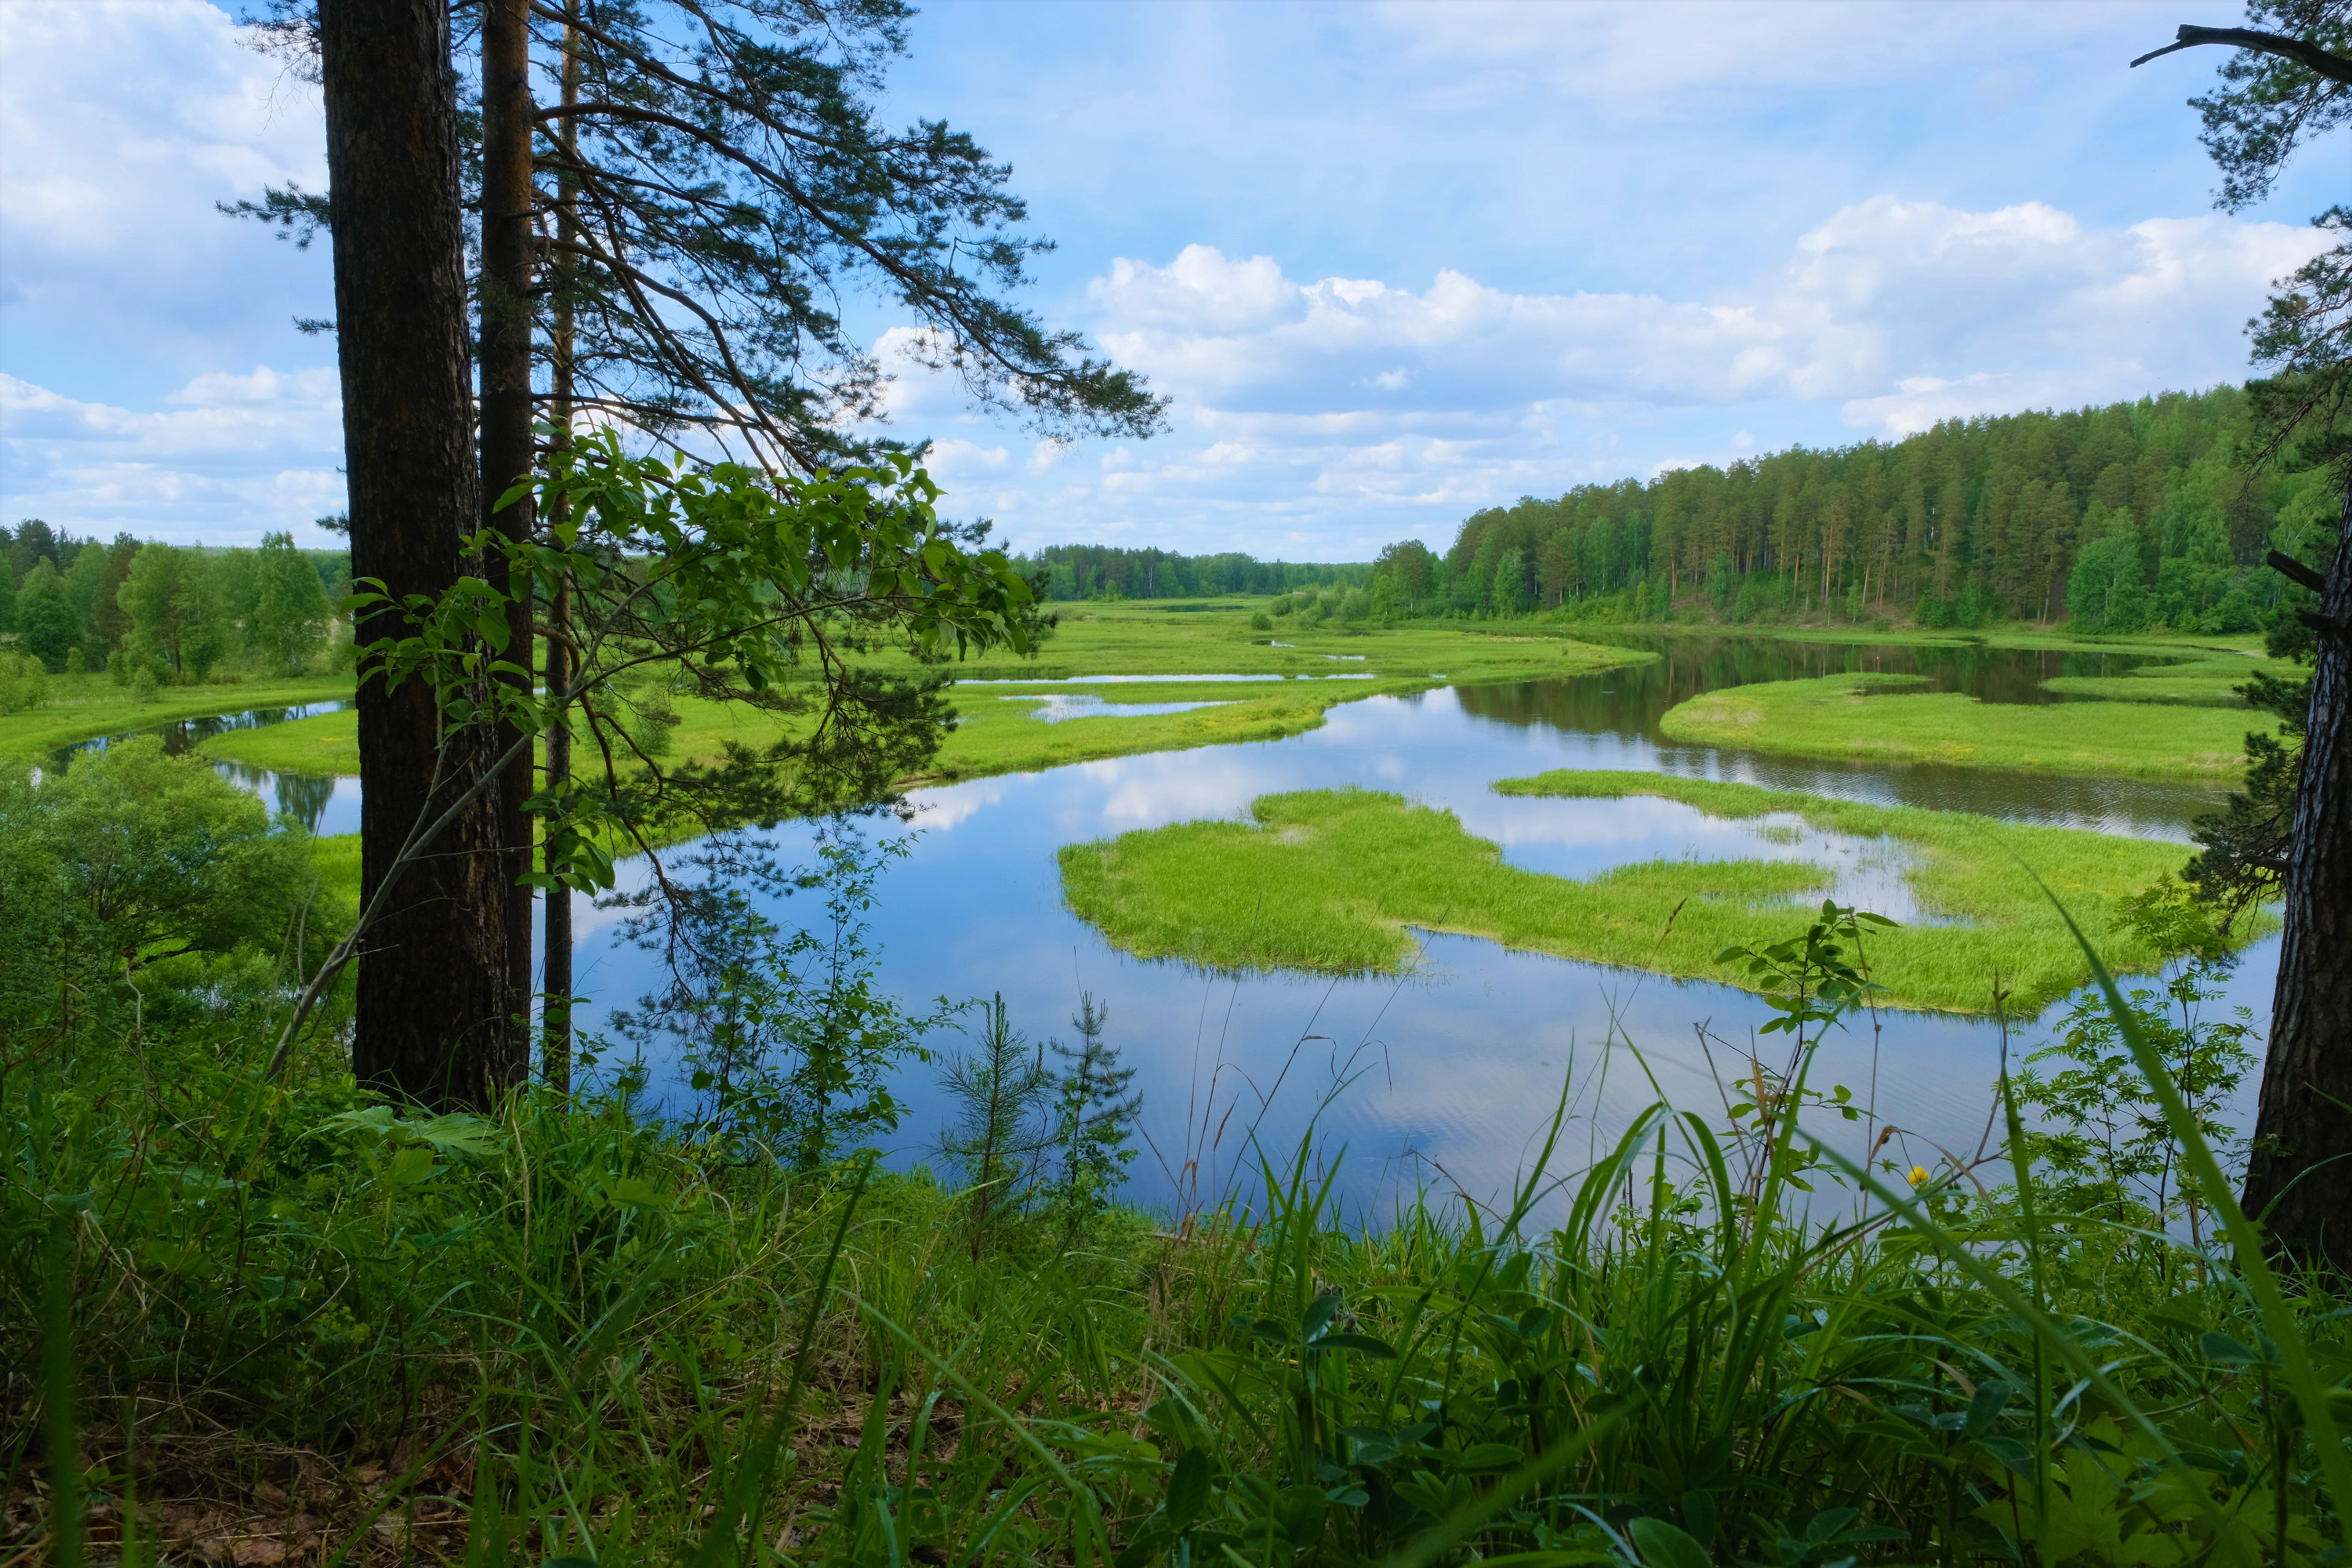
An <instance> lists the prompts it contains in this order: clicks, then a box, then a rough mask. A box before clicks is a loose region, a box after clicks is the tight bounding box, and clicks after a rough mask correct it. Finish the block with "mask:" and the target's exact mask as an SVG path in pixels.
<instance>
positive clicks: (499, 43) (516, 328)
mask: <svg viewBox="0 0 2352 1568" xmlns="http://www.w3.org/2000/svg"><path fill="white" fill-rule="evenodd" d="M533 128H534V120H533V106H532V103H531V96H530V7H529V0H486V4H485V5H484V6H483V9H482V291H481V313H482V366H481V368H482V522H483V526H485V527H487V528H492V529H496V530H497V531H499V532H500V533H502V534H504V535H505V536H506V537H507V538H509V539H510V540H518V541H520V540H526V539H529V538H530V536H531V531H532V528H531V525H532V521H533V520H532V516H531V500H530V497H529V496H528V495H525V496H523V497H521V498H520V499H518V500H515V501H514V502H513V503H512V504H510V505H509V506H506V507H504V508H500V507H499V498H500V497H501V496H503V495H504V494H505V493H506V492H507V490H508V489H509V487H511V486H512V485H513V484H514V482H515V481H516V480H517V479H522V478H523V477H525V476H526V475H528V474H529V473H530V470H531V466H532V459H533V458H534V457H535V455H536V454H535V453H534V451H533V449H532V447H531V431H530V414H531V408H530V339H531V310H532V306H531V206H532V201H533V195H534V192H533V190H532V186H531V132H532V130H533ZM497 572H498V575H497V579H496V585H497V586H498V587H499V589H500V590H501V591H503V592H505V593H506V594H508V595H510V600H509V604H508V605H507V648H506V658H507V659H508V660H509V662H510V663H512V664H514V665H515V666H516V667H517V669H516V671H515V673H513V674H510V675H509V676H508V677H507V680H508V682H509V684H510V685H513V686H517V687H520V688H521V689H523V690H524V691H525V692H528V691H529V690H530V682H531V664H532V658H531V640H532V639H531V629H530V628H531V608H532V606H531V592H530V584H531V579H530V573H529V572H516V571H511V570H509V569H508V568H506V567H505V566H503V565H501V566H499V567H498V568H497ZM521 734H522V731H520V729H517V728H512V727H509V726H505V725H501V726H500V727H499V745H500V746H501V748H503V747H506V746H510V745H512V744H513V743H514V742H516V741H517V740H519V739H520V737H521ZM531 784H532V780H531V769H530V763H529V762H528V761H525V762H522V763H518V764H517V765H515V766H514V767H512V768H510V769H509V770H508V772H507V774H506V776H505V777H504V778H502V779H500V780H499V795H498V814H499V844H500V845H501V846H502V847H504V850H505V854H504V867H503V869H502V872H501V874H502V876H503V877H504V879H505V885H506V902H507V908H506V929H507V938H508V951H507V984H508V985H509V987H511V988H512V990H513V992H514V994H515V997H516V1000H517V1005H518V1011H517V1013H516V1015H515V1017H514V1028H515V1030H516V1032H517V1033H518V1035H519V1036H521V1037H523V1039H522V1040H521V1041H520V1048H521V1049H522V1050H523V1052H524V1053H525V1055H526V1056H528V1054H529V1050H530V1047H529V1044H528V1032H529V1028H530V1014H529V1011H528V1009H527V1008H523V1007H522V1001H523V999H524V998H527V997H529V996H530V992H531V984H530V981H531V974H530V932H531V907H530V906H531V889H530V885H529V884H528V883H526V882H524V881H523V878H524V877H526V876H528V875H530V859H531V819H530V814H529V813H528V812H526V811H525V810H524V809H523V803H524V802H525V801H527V800H529V799H530V795H531Z"/></svg>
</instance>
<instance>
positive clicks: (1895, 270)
mask: <svg viewBox="0 0 2352 1568" xmlns="http://www.w3.org/2000/svg"><path fill="white" fill-rule="evenodd" d="M2316 243H2317V241H2316V238H2315V236H2314V235H2313V233H2312V232H2311V231H2309V230H2307V229H2299V228H2294V227H2290V226H2286V225H2284V224H2275V223H2241V222H2236V221H2233V220H2231V219H2228V218H2222V217H2201V218H2189V219H2165V220H2152V221H2149V222H2147V223H2141V224H2137V225H2134V226H2131V227H2129V228H2127V229H2120V230H2110V231H2094V230H2089V229H2085V228H2084V226H2082V225H2081V224H2079V223H2077V222H2076V221H2075V219H2074V218H2073V217H2072V216H2069V215H2067V214H2065V213H2062V212H2058V211H2056V210H2054V209H2053V208H2051V207H2049V206H2046V205H2042V204H2041V203H2026V204H2022V205H2017V206H2012V207H2006V208H2003V209H2001V210H2000V211H1997V212H1990V213H1969V212H1960V211H1957V210H1954V209H1952V208H1950V207H1946V206H1940V205H1936V204H1934V203H1927V202H1906V201H1902V200H1899V199H1897V198H1895V197H1892V196H1884V197H1879V198H1877V199H1875V200H1873V201H1869V202H1865V203H1862V204H1860V205H1855V206H1851V207H1848V208H1846V209H1844V210H1843V211H1841V212H1838V213H1836V214H1833V215H1832V216H1830V217H1829V218H1828V219H1827V220H1826V221H1824V222H1823V223H1822V224H1821V225H1820V226H1817V227H1816V228H1814V229H1812V230H1811V232H1809V233H1807V234H1806V235H1805V236H1804V237H1802V238H1801V240H1800V241H1799V242H1798V244H1797V246H1796V248H1795V252H1794V254H1793V255H1791V256H1790V257H1788V258H1784V260H1783V261H1782V262H1781V263H1780V265H1779V266H1778V267H1776V268H1769V269H1768V270H1767V271H1766V272H1765V273H1764V274H1763V275H1761V276H1759V277H1758V278H1756V279H1754V280H1753V281H1752V282H1751V283H1750V284H1749V285H1748V286H1747V287H1746V288H1744V289H1740V290H1738V292H1735V293H1730V294H1727V295H1726V296H1724V297H1722V298H1718V299H1714V300H1671V299H1665V298H1662V297H1660V296H1657V295H1654V294H1634V293H1585V292H1578V293H1570V294H1513V293H1507V292H1505V291H1503V290H1501V289H1494V288H1490V287H1487V286H1486V285H1484V284H1481V283H1479V282H1477V281H1476V280H1475V279H1471V278H1469V277H1467V276H1465V275H1464V274H1462V273H1460V272H1457V271H1450V270H1449V271H1444V272H1441V273H1439V274H1438V276H1437V278H1436V279H1434V281H1433V282H1432V283H1431V285H1430V286H1429V287H1428V288H1427V289H1423V290H1420V291H1418V292H1416V291H1415V290H1413V289H1409V288H1399V287H1395V286H1391V285H1390V284H1386V283H1382V282H1378V281H1368V280H1362V279H1337V278H1333V279H1321V280H1318V281H1315V282H1308V283H1297V282H1292V281H1290V280H1288V279H1284V278H1282V276H1281V275H1280V272H1279V269H1278V268H1276V267H1275V265H1274V263H1273V261H1272V259H1271V258H1266V257H1262V256H1261V257H1252V258H1247V259H1233V258H1226V257H1224V256H1223V255H1222V254H1220V253H1219V252H1218V251H1216V250H1215V249H1213V248H1212V247H1207V246H1200V245H1195V246H1189V247H1186V248H1185V249H1184V251H1183V252H1182V253H1181V255H1179V256H1178V257H1177V258H1176V259H1175V260H1174V261H1173V262H1172V263H1171V264H1170V265H1168V266H1166V267H1152V266H1150V265H1147V264H1143V263H1139V262H1134V261H1125V260H1123V261H1121V262H1119V263H1118V264H1117V265H1116V266H1115V267H1114V268H1112V269H1111V272H1110V274H1109V276H1108V277H1107V278H1105V279H1101V280H1099V281H1098V282H1097V284H1096V286H1095V289H1094V290H1093V297H1094V298H1095V300H1097V303H1098V304H1099V305H1100V307H1101V309H1102V312H1103V317H1102V321H1101V322H1100V324H1099V328H1098V331H1099V332H1100V334H1101V338H1102V341H1103V342H1104V343H1105V345H1106V346H1107V347H1108V348H1109V349H1110V350H1111V351H1112V353H1115V354H1116V355H1118V357H1119V359H1120V360H1121V361H1122V362H1124V363H1131V364H1134V365H1137V366H1139V368H1141V369H1143V370H1144V371H1146V372H1147V373H1149V374H1150V375H1151V376H1152V377H1153V379H1154V381H1155V382H1156V383H1157V384H1160V385H1162V386H1164V387H1167V388H1169V389H1171V390H1173V391H1175V392H1176V393H1177V394H1178V395H1179V396H1180V397H1181V398H1183V399H1185V400H1186V401H1188V402H1190V403H1193V404H1196V405H1202V406H1205V407H1213V408H1217V409H1221V410H1227V411H1240V410H1249V411H1255V412H1263V413H1269V414H1273V413H1284V414H1307V413H1309V412H1310V411H1312V412H1314V413H1315V414H1317V415H1319V416H1322V417H1323V418H1325V419H1326V420H1328V419H1330V418H1331V416H1334V415H1339V414H1341V413H1342V408H1335V407H1334V406H1333V405H1334V403H1335V402H1337V403H1339V404H1341V405H1343V407H1344V405H1345V404H1346V403H1347V402H1349V401H1351V399H1350V398H1349V394H1350V393H1351V392H1354V391H1357V390H1359V389H1362V390H1371V391H1379V392H1390V393H1395V392H1403V391H1406V390H1408V389H1410V390H1411V392H1412V394H1413V395H1412V397H1411V398H1410V399H1409V400H1408V401H1409V402H1410V403H1411V405H1413V412H1412V413H1411V414H1402V413H1391V412H1387V411H1388V410H1391V409H1392V408H1393V407H1394V406H1395V402H1396V400H1394V399H1381V400H1377V401H1376V400H1372V399H1363V400H1362V406H1363V407H1365V408H1366V409H1372V408H1379V409H1381V410H1383V412H1381V414H1379V415H1377V416H1375V422H1376V423H1386V422H1389V421H1391V420H1402V421H1406V422H1411V421H1412V420H1414V419H1415V418H1418V419H1419V420H1421V421H1423V422H1426V421H1427V420H1429V419H1431V418H1432V417H1437V418H1443V417H1444V416H1455V417H1460V416H1492V415H1495V414H1498V413H1503V412H1506V411H1510V410H1514V409H1525V408H1528V407H1531V406H1533V405H1550V404H1559V403H1568V404H1582V405H1596V406H1600V405H1622V404H1627V403H1641V404H1654V405H1727V404H1736V403H1744V402H1749V401H1755V400H1759V399H1792V400H1796V401H1801V402H1808V403H1811V402H1820V401H1822V400H1825V399H1838V400H1849V401H1853V402H1854V403H1856V405H1857V406H1858V409H1859V411H1860V412H1861V414H1862V416H1863V422H1864V423H1868V422H1869V419H1868V405H1870V404H1871V402H1872V400H1875V399H1879V398H1883V397H1886V396H1888V395H1894V394H1896V393H1898V392H1902V391H1904V390H1905V388H1904V384H1905V383H1906V382H1911V381H1916V380H1918V379H1920V378H1922V377H1928V378H1935V379H1937V382H1938V384H1950V385H1954V386H1960V385H1969V386H1976V387H1979V388H1980V389H1981V390H1982V391H1983V394H1984V395H1985V397H1986V398H1987V400H1988V402H1990V401H1993V400H1997V399H1998V398H1999V396H2000V389H2001V388H2004V387H2006V388H2009V389H2011V391H2012V392H2014V391H2015V390H2016V389H2019V388H2030V390H2029V391H2027V392H2026V393H2025V395H2028V396H2033V397H2049V396H2056V397H2059V398H2061V399H2066V398H2073V399H2075V400H2082V399H2085V398H2095V397H2102V396H2110V395H2128V394H2129V393H2131V392H2135V391H2140V390H2147V389H2149V388H2152V387H2156V386H2161V385H2177V384H2198V383H2200V382H2203V381H2210V380H2212V379H2214V378H2215V377H2216V376H2219V375H2226V374H2231V373H2232V372H2233V371H2234V370H2235V369H2236V367H2237V364H2238V363H2242V353H2243V350H2242V341H2241V339H2240V338H2239V336H2238V326H2239V323H2240V322H2242V321H2243V320H2244V319H2245V316H2246V315H2247V313H2248V311H2249V310H2250V309H2251V308H2252V305H2254V304H2256V303H2258V302H2259V300H2260V299H2261V296H2262V289H2263V284H2264V283H2265V282H2266V281H2268V280H2269V279H2273V278H2275V277H2277V276H2279V275H2280V274H2281V273H2283V272H2285V271H2287V270H2288V269H2290V268H2293V267H2294V266H2295V265H2296V264H2297V263H2298V262H2300V261H2301V260H2303V259H2304V258H2305V257H2307V256H2308V255H2310V254H2311V253H2312V251H2313V249H2314V247H2315V245H2316ZM1239 299H1246V300H1248V301H1249V308H1248V309H1247V310H1237V309H1236V305H1235V301H1236V300H1239ZM1187 300H1192V301H1194V302H1195V303H1196V306H1197V308H1196V309H1195V310H1192V311H1190V312H1188V311H1187V310H1185V309H1184V306H1185V302H1186V301H1187ZM1969 378H1977V379H1973V380H1972V379H1969Z"/></svg>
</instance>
